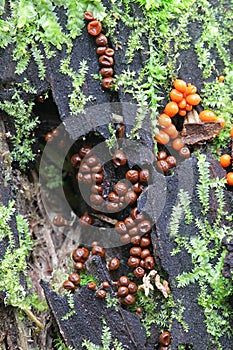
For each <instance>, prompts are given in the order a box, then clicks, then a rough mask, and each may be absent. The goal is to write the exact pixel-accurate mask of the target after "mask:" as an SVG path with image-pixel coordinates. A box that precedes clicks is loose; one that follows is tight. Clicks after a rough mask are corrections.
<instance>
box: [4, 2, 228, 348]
mask: <svg viewBox="0 0 233 350" xmlns="http://www.w3.org/2000/svg"><path fill="white" fill-rule="evenodd" d="M104 4H105V5H106V6H107V7H108V6H109V4H108V1H107V0H106V1H104ZM134 15H135V16H138V17H140V16H142V12H141V9H140V8H139V6H137V5H136V4H134V6H133V8H132V16H134ZM59 17H60V18H61V21H62V20H63V21H64V20H65V15H64V13H62V12H61V13H59ZM190 32H192V33H195V36H198V33H199V28H198V25H197V24H196V23H190ZM129 36H130V30H129V28H128V27H127V26H126V25H124V24H122V25H121V26H120V27H119V28H118V38H119V39H120V41H121V43H122V48H121V49H119V50H116V51H115V64H114V71H115V74H116V75H119V74H121V73H122V71H123V70H124V69H126V68H127V67H128V66H129V67H131V68H132V69H133V70H135V71H138V70H140V69H141V67H142V66H143V65H144V63H145V61H146V59H147V58H148V56H147V43H146V41H145V47H144V50H141V51H139V52H137V54H136V56H135V59H134V60H133V62H132V63H130V65H128V64H127V61H126V58H125V52H126V47H125V45H124V43H126V42H127V41H128V39H129ZM193 40H194V39H193ZM112 45H113V46H114V44H113V43H112ZM11 55H12V47H8V48H6V49H5V50H1V55H0V72H1V77H0V82H1V84H0V100H1V101H4V100H10V99H11V97H12V95H13V87H14V84H15V83H16V82H19V81H21V80H23V78H27V79H28V80H29V82H30V83H32V85H33V86H35V88H36V91H37V92H36V94H31V93H28V94H26V93H22V98H23V99H24V101H29V100H31V99H34V98H35V97H36V95H37V96H38V95H40V94H43V93H44V92H45V91H47V90H48V89H51V92H50V93H51V95H50V100H52V101H53V103H48V104H47V102H46V101H45V103H44V104H41V105H40V104H39V103H36V106H35V109H34V116H33V117H36V116H37V113H38V115H40V117H41V124H40V125H39V126H38V128H37V130H36V133H37V136H39V137H40V138H42V137H44V135H45V134H46V132H47V131H48V130H49V129H52V128H54V127H56V126H57V125H58V124H59V123H60V122H61V121H62V122H63V123H64V125H65V128H66V132H67V133H68V136H69V137H70V139H71V140H76V139H78V138H79V137H81V136H82V134H83V130H87V132H90V131H91V132H93V133H95V132H97V133H99V135H100V136H101V137H102V138H103V139H107V138H108V137H109V136H110V133H109V130H108V128H107V126H106V125H107V124H108V123H110V122H112V121H113V119H112V114H111V113H110V110H111V107H110V103H112V102H115V103H119V105H118V106H116V110H113V112H114V113H116V114H118V115H120V116H122V118H123V122H124V121H127V123H128V125H127V126H126V128H127V130H126V132H127V133H129V132H130V130H131V129H132V127H133V126H134V124H135V119H134V118H135V109H134V108H132V110H131V111H130V112H129V110H127V109H126V110H125V109H124V108H125V105H124V103H127V102H130V101H131V96H130V95H129V94H127V93H126V94H125V93H124V91H123V89H121V88H120V90H119V91H117V92H108V91H104V90H103V89H102V87H101V84H100V82H99V81H98V80H96V79H94V78H93V77H92V75H93V74H97V73H98V71H99V65H98V57H97V55H96V52H95V42H94V39H93V38H90V36H89V35H88V33H87V31H86V28H84V30H83V32H82V35H81V36H80V37H78V38H77V39H75V40H74V46H73V50H72V53H71V67H72V68H73V69H74V71H76V70H77V67H78V66H79V63H80V62H81V61H82V60H84V59H85V60H87V63H88V75H87V78H86V81H85V84H84V86H83V88H82V89H83V92H84V94H85V95H86V96H89V95H91V96H93V97H94V100H93V101H90V102H88V103H87V107H89V108H90V111H91V113H90V114H89V115H88V116H86V115H85V114H81V115H80V119H79V121H78V123H77V120H75V119H74V118H72V117H71V115H70V110H69V95H70V94H71V93H72V79H71V78H70V77H69V76H68V75H66V76H65V77H64V75H63V74H62V73H61V72H60V60H61V59H62V58H64V57H65V55H66V53H65V50H62V51H58V50H56V55H55V56H54V57H53V58H51V59H49V60H47V62H46V65H47V67H48V69H47V72H46V79H44V80H43V81H42V80H41V79H39V77H38V70H37V67H36V65H35V63H34V62H33V61H30V63H29V67H28V69H27V71H26V72H25V73H23V75H22V77H20V78H19V76H18V75H16V74H15V62H14V61H13V60H12V58H11ZM195 57H196V54H195V52H194V50H193V49H192V48H190V49H189V50H186V51H185V52H183V53H181V56H180V61H182V66H181V68H180V71H179V75H180V77H181V78H182V79H184V80H185V81H187V82H195V85H196V86H197V88H198V90H200V89H201V88H202V87H203V85H202V73H201V70H200V69H199V68H198V65H197V59H195ZM164 100H166V97H165V98H164ZM96 105H98V106H100V107H96ZM102 105H103V106H104V108H103V107H102ZM96 108H97V110H96ZM111 112H112V110H111ZM99 116H101V117H100V118H99ZM67 120H69V123H66V122H67ZM3 121H4V122H3ZM4 124H5V126H6V129H7V130H5V129H4V127H2V125H4ZM0 127H1V130H0V132H1V133H0V147H1V149H0V201H1V203H2V204H3V205H5V206H7V205H8V203H9V201H10V200H15V201H16V203H17V204H16V206H17V207H18V209H19V210H20V211H21V212H22V213H23V214H25V215H27V216H28V220H29V223H30V227H31V232H32V234H33V239H34V247H33V251H32V254H31V256H30V257H29V273H28V274H29V276H30V278H31V281H32V284H33V289H34V291H36V292H37V293H38V294H39V295H40V296H41V297H44V296H45V298H46V300H47V303H48V310H46V311H43V312H42V313H41V314H39V313H38V317H39V318H40V319H41V321H42V322H43V324H44V325H45V328H44V330H42V331H41V332H40V333H37V329H36V327H35V325H34V324H33V323H31V321H28V320H24V321H22V320H21V316H22V315H18V314H17V311H16V310H14V308H11V307H4V303H3V301H4V297H5V296H4V294H0V314H1V320H0V347H1V348H2V350H7V349H9V350H17V349H23V350H35V349H40V350H42V349H43V350H52V349H54V338H56V337H59V336H61V337H62V339H63V340H64V343H65V344H66V346H70V347H72V348H74V349H78V350H80V349H81V348H82V342H83V340H84V339H88V340H90V341H91V342H93V343H94V344H96V345H99V346H101V345H102V338H101V336H102V330H103V322H102V319H104V320H105V321H106V325H107V326H108V327H109V329H110V332H111V336H112V338H113V339H117V340H118V341H119V342H120V343H121V344H122V345H123V348H124V349H130V350H154V349H155V348H156V349H157V348H159V347H158V346H159V345H158V339H159V334H160V331H161V330H160V329H159V327H156V326H154V325H152V327H151V335H150V337H149V338H146V332H145V329H144V327H143V326H142V325H141V322H140V317H139V316H138V315H136V314H135V313H131V312H129V311H127V310H126V309H125V308H124V307H122V306H120V305H119V306H118V310H116V309H115V308H114V307H113V306H111V307H108V306H107V303H106V301H105V300H100V299H98V298H96V296H95V292H93V291H90V290H88V289H87V287H86V286H84V287H81V288H80V290H79V291H78V292H76V293H75V294H74V295H73V301H74V309H72V310H71V309H70V305H69V303H68V297H67V296H65V295H60V294H59V293H58V290H56V291H55V290H54V289H53V287H52V286H51V285H50V281H51V280H52V275H53V274H55V276H56V270H57V274H58V275H59V274H60V275H62V276H64V278H65V276H67V271H70V265H69V264H68V263H67V260H68V259H69V257H70V253H71V252H72V250H73V249H74V248H75V247H76V246H77V244H78V243H79V242H78V239H77V236H76V233H75V232H73V231H72V228H69V227H63V228H60V229H59V230H57V231H56V232H55V231H54V230H53V227H52V225H51V222H50V220H49V219H48V217H47V212H46V210H45V208H44V206H43V201H42V200H41V193H40V186H39V179H38V175H37V172H36V171H35V170H33V169H32V168H33V166H34V164H32V165H31V170H30V171H29V175H28V176H27V175H25V174H20V175H19V173H18V172H17V170H15V169H14V170H13V169H11V168H10V167H8V165H7V155H8V143H7V140H6V138H4V137H2V134H5V133H6V131H7V132H8V133H10V134H12V135H14V133H15V128H14V123H13V121H12V119H11V118H7V116H6V115H5V114H4V113H2V114H0ZM219 128H220V126H219V124H218V125H213V124H211V123H209V124H205V125H203V124H198V123H196V124H191V123H190V124H187V125H186V131H185V132H184V133H183V135H182V136H183V138H184V140H185V141H186V142H187V144H190V145H193V144H195V143H197V142H200V143H205V142H206V141H209V140H212V138H213V136H215V135H216V134H217V132H218V131H219ZM143 130H147V131H148V133H147V132H144V131H142V132H141V133H140V139H139V145H140V146H143V147H144V148H140V147H139V148H138V150H137V149H136V150H135V149H132V150H130V153H129V155H130V157H129V159H130V161H129V165H130V166H132V165H133V164H134V160H138V159H140V163H141V164H146V163H150V164H152V163H153V162H154V161H155V156H154V154H153V148H154V141H153V138H152V137H151V133H150V131H151V130H150V126H149V121H148V119H145V120H144V124H143ZM93 138H94V137H93ZM10 147H11V145H10ZM38 148H39V142H37V143H36V144H35V150H34V151H35V153H36V152H37V151H38ZM142 149H143V151H142ZM207 159H208V161H209V162H210V164H211V173H212V175H213V176H214V177H219V178H223V177H224V176H225V175H224V171H223V170H222V168H221V167H220V166H219V165H218V162H217V161H215V160H213V159H212V157H211V156H209V157H208V158H207ZM184 164H185V165H187V166H188V167H189V168H190V169H192V176H193V177H192V185H193V188H195V186H196V184H197V183H198V181H199V175H198V170H197V159H196V157H194V156H193V157H192V158H191V159H189V160H186V161H185V163H184ZM185 165H184V166H183V167H182V165H180V166H179V167H177V170H176V171H175V174H174V175H172V176H167V177H166V178H165V180H164V177H163V175H161V174H158V173H157V170H156V169H155V167H153V166H152V167H151V171H152V174H153V175H154V176H155V185H153V186H151V187H150V186H149V187H148V188H147V190H146V191H144V192H143V193H142V195H141V197H140V198H139V201H138V205H139V207H140V208H141V209H142V210H145V211H146V213H148V215H150V216H151V217H152V218H155V219H156V225H155V226H154V227H153V229H152V233H151V238H152V242H153V245H154V246H155V247H156V248H155V249H154V252H153V253H154V257H155V260H156V263H157V264H158V266H159V267H160V268H161V269H163V270H164V271H165V272H166V274H167V276H168V281H169V284H170V286H171V289H172V293H173V296H174V301H175V302H177V305H178V306H177V307H178V308H179V302H180V300H181V301H182V305H183V306H184V307H185V311H184V313H183V321H184V322H185V323H186V324H187V325H188V331H185V330H184V329H183V328H182V327H181V325H180V323H179V322H178V321H177V319H176V318H173V319H172V320H171V322H172V326H171V336H172V350H173V349H174V350H177V349H178V346H180V345H183V344H189V345H190V346H192V348H191V349H193V350H206V349H208V350H216V346H215V345H211V344H210V336H209V334H208V333H207V330H206V325H205V318H204V314H203V310H202V309H201V307H200V305H199V304H198V294H199V292H200V290H199V287H198V285H197V284H196V285H195V284H192V285H189V286H185V287H184V288H177V285H176V282H175V281H176V277H177V276H178V275H179V274H180V273H182V272H183V271H186V272H187V271H191V269H192V262H191V258H190V255H189V254H188V253H187V252H186V251H185V250H182V251H181V253H180V254H178V255H174V256H171V251H172V250H173V249H175V248H176V243H175V242H174V240H173V239H172V238H171V237H170V236H169V230H168V226H167V225H168V222H169V220H170V217H171V211H172V207H173V206H174V205H175V204H176V202H177V195H178V189H179V181H180V176H181V178H182V179H183V177H182V176H183V175H181V172H182V171H183V170H184V169H185ZM108 171H109V174H108V177H109V178H108V180H109V181H113V179H114V180H116V179H117V176H119V175H120V174H115V173H114V169H110V168H109V169H108ZM6 172H7V174H8V176H9V177H12V178H14V181H13V182H12V181H11V180H10V181H7V183H6V181H5V180H6V175H5V174H6ZM189 175H190V174H189V173H188V174H187V176H189ZM28 178H29V179H30V181H29V180H28ZM156 183H159V184H160V186H159V187H157V186H156ZM189 185H190V184H189V183H187V187H189ZM163 186H165V187H163ZM164 188H166V201H165V203H164V206H162V203H161V202H160V199H161V198H162V197H163V196H164ZM160 191H161V192H160ZM25 194H27V195H25ZM225 195H226V198H227V200H226V210H228V211H229V213H231V214H232V208H233V197H232V193H230V192H227V191H225ZM56 204H57V206H58V207H59V205H61V206H62V203H59V202H57V203H56ZM191 209H192V210H193V212H194V213H195V215H196V216H197V217H198V218H199V219H201V220H202V219H204V217H203V214H202V213H201V206H200V203H199V201H198V196H197V193H196V192H195V190H194V193H192V204H191ZM215 209H216V202H215V198H214V196H213V200H212V202H211V208H210V210H209V217H208V219H209V220H210V221H211V220H213V219H214V217H215ZM68 219H69V220H72V217H69V218H68ZM101 224H103V221H101V218H100V225H101ZM106 226H107V224H106ZM10 227H11V229H12V232H13V237H14V242H15V248H17V247H18V243H19V238H18V232H17V228H16V222H15V217H14V216H13V217H12V220H11V222H10ZM180 227H181V230H183V231H185V232H186V234H187V236H189V237H195V236H196V234H197V233H196V232H197V231H196V227H195V225H194V224H191V225H189V226H187V225H186V224H185V220H184V219H183V220H182V221H181V222H180ZM7 245H8V242H7V240H2V241H0V260H1V259H3V258H4V255H5V252H6V249H7ZM226 246H227V248H228V250H229V253H228V255H227V259H226V262H225V269H226V274H228V276H229V275H230V272H231V271H232V270H233V263H232V262H233V257H232V250H233V248H232V242H231V243H226ZM111 255H117V256H118V257H119V258H120V259H121V261H122V266H121V269H120V270H119V272H118V273H113V274H112V275H110V274H109V271H108V270H107V268H106V264H105V263H104V261H102V260H101V259H99V258H97V259H94V260H93V261H92V265H93V266H90V270H91V271H92V272H93V274H94V276H95V277H96V279H97V280H98V281H99V283H101V282H102V281H103V280H109V281H110V283H111V277H114V279H115V280H116V279H117V278H118V277H119V274H120V273H125V274H127V273H128V272H131V271H130V269H129V268H128V266H127V260H128V257H129V253H128V247H127V246H126V247H121V248H119V249H118V248H112V249H109V250H108V251H107V257H110V256H111ZM64 261H65V263H64ZM21 283H22V285H25V281H24V277H23V276H22V280H21ZM113 290H114V288H113V286H112V285H111V287H110V291H109V293H110V296H111V298H114V296H115V294H114V293H115V292H114V291H113ZM231 303H233V301H232V300H231ZM159 306H160V302H159V301H158V307H159ZM70 311H74V313H73V315H72V316H70V317H67V319H66V317H65V316H66V315H67V314H68V313H69V312H70ZM12 324H14V325H15V327H13V326H12ZM232 326H233V324H232ZM25 339H29V341H26V340H25ZM220 343H221V344H222V346H223V348H226V349H231V348H232V343H233V337H231V338H230V339H228V338H226V337H223V338H222V339H221V340H220Z"/></svg>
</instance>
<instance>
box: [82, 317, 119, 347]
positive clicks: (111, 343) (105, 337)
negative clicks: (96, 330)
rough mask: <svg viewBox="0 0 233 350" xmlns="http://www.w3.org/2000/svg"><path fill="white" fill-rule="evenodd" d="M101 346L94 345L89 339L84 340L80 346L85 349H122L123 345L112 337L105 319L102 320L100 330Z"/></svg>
mask: <svg viewBox="0 0 233 350" xmlns="http://www.w3.org/2000/svg"><path fill="white" fill-rule="evenodd" d="M101 339H102V346H99V345H95V344H94V343H92V342H91V341H89V340H86V339H85V340H84V341H83V342H82V346H83V348H84V349H87V350H123V349H124V348H123V346H122V344H121V343H119V341H118V340H117V339H112V335H111V331H110V328H109V327H108V326H107V324H106V321H105V320H103V331H102V336H101Z"/></svg>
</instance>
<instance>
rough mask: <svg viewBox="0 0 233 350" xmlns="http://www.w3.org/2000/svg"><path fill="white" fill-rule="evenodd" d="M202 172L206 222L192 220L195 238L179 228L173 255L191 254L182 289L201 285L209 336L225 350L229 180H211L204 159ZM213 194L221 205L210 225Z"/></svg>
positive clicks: (229, 288)
mask: <svg viewBox="0 0 233 350" xmlns="http://www.w3.org/2000/svg"><path fill="white" fill-rule="evenodd" d="M198 170H199V173H200V177H199V183H198V185H197V186H198V192H197V193H198V197H199V200H200V203H201V205H202V213H203V218H199V217H193V219H192V223H195V226H196V228H197V234H196V235H195V236H192V237H187V236H185V235H184V234H182V233H181V232H180V230H179V227H177V230H176V235H175V236H174V235H172V237H174V240H175V242H176V243H177V247H178V248H177V249H176V250H175V251H173V254H177V253H179V251H180V249H181V247H183V248H184V249H186V250H187V252H188V253H189V254H190V256H191V259H192V264H193V269H192V270H191V271H189V272H184V273H182V274H181V275H179V276H177V282H178V287H179V288H184V287H185V286H187V285H189V284H193V283H198V285H199V287H200V294H199V295H198V303H199V304H200V305H201V306H202V308H203V313H204V315H205V323H206V327H207V332H208V333H209V334H210V335H211V339H212V342H213V343H214V344H215V345H217V346H218V349H222V347H221V345H220V342H219V341H220V338H221V337H222V336H223V335H227V336H231V335H232V330H231V318H232V316H233V309H232V306H231V305H230V303H229V296H230V295H232V293H233V286H232V284H231V282H230V281H229V280H228V279H226V278H224V277H223V276H222V268H223V263H224V258H225V256H226V250H225V249H224V248H223V246H222V244H221V242H222V239H223V237H224V236H225V235H227V234H230V233H231V231H232V228H231V222H230V220H231V216H229V213H228V212H227V211H226V210H225V198H224V184H225V180H222V181H221V180H219V179H211V178H210V174H209V163H208V162H207V160H206V157H205V156H204V155H199V156H198ZM210 190H211V191H213V192H214V195H215V198H216V200H217V203H218V206H217V208H216V217H215V219H214V220H213V222H209V220H208V219H207V217H206V215H208V212H209V210H208V208H209V207H210V196H209V193H210ZM187 204H188V203H187ZM179 205H180V203H178V204H177V205H176V206H175V207H174V208H173V212H174V213H175V212H176V208H179ZM178 212H179V211H178ZM174 217H175V216H174ZM174 217H172V219H171V223H170V226H171V227H172V226H173V221H174V220H175V221H174V223H176V219H174ZM227 221H228V223H227ZM223 222H225V223H223Z"/></svg>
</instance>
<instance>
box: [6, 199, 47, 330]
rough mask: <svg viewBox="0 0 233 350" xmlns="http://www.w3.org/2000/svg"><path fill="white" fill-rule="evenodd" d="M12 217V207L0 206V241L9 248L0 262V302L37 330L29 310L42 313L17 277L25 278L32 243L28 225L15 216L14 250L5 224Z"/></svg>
mask: <svg viewBox="0 0 233 350" xmlns="http://www.w3.org/2000/svg"><path fill="white" fill-rule="evenodd" d="M13 214H14V208H13V203H12V202H11V203H9V205H8V207H7V208H5V207H4V206H3V205H0V233H1V239H3V238H4V237H7V238H8V239H9V245H8V247H7V249H6V253H5V255H4V257H3V258H2V260H1V261H0V291H1V292H5V298H4V302H5V304H6V305H11V306H13V307H16V308H18V309H19V310H22V311H24V312H25V313H26V314H27V315H28V316H29V317H30V318H31V319H32V320H33V321H34V322H35V323H36V324H37V325H38V326H39V327H40V328H42V325H41V324H40V322H39V321H38V320H37V319H36V318H35V316H34V315H33V314H32V312H31V308H32V307H34V308H37V309H39V310H44V309H45V307H46V306H45V304H44V302H41V301H40V300H39V298H38V297H37V295H36V294H28V291H27V290H26V289H25V287H24V286H23V285H22V283H21V282H20V276H22V275H24V276H26V275H27V258H28V255H29V253H30V251H31V249H32V240H31V237H30V233H29V230H28V224H27V222H26V221H25V220H24V218H23V217H22V216H21V215H16V222H17V229H18V233H19V247H17V248H15V247H14V244H13V239H12V233H11V228H10V226H9V221H10V219H11V217H12V215H13Z"/></svg>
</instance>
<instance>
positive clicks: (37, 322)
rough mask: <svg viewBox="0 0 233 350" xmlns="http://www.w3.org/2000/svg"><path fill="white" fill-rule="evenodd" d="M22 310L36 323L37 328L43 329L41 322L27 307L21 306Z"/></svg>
mask: <svg viewBox="0 0 233 350" xmlns="http://www.w3.org/2000/svg"><path fill="white" fill-rule="evenodd" d="M22 310H23V311H24V312H25V314H26V315H27V316H28V318H29V319H30V320H31V321H33V322H34V323H35V324H36V325H37V327H38V328H39V330H40V331H41V330H43V329H44V326H43V324H42V323H41V322H40V321H39V320H38V318H37V317H36V316H35V315H34V314H33V313H32V312H31V311H30V310H29V309H26V308H22Z"/></svg>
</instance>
